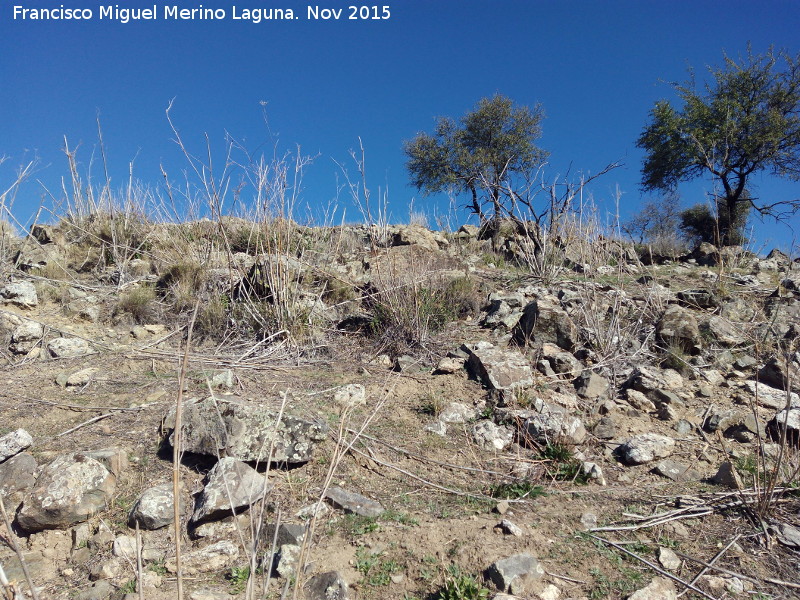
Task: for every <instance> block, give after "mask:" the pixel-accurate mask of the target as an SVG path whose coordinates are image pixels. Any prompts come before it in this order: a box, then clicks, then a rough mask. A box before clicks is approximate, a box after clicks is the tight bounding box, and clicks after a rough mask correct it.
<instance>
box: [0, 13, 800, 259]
mask: <svg viewBox="0 0 800 600" xmlns="http://www.w3.org/2000/svg"><path fill="white" fill-rule="evenodd" d="M154 3H155V4H157V8H158V13H159V17H161V16H162V12H163V9H162V6H163V5H164V4H172V3H164V2H163V1H162V0H150V1H149V2H141V1H139V0H118V5H119V6H120V7H126V8H132V7H148V6H153V4H154ZM14 4H17V5H20V6H23V7H26V8H33V7H35V8H42V7H47V8H52V7H58V6H59V5H62V4H63V6H64V7H66V8H89V9H92V10H93V11H94V15H95V16H94V18H93V19H92V20H90V21H85V22H81V21H49V22H48V21H31V20H25V21H22V20H19V19H18V20H13V18H12V17H13V6H14ZM200 4H201V2H200V1H198V0H185V1H184V2H182V3H180V4H179V6H180V7H181V8H195V7H198V6H200ZM351 4H357V3H355V2H341V1H339V0H319V1H318V2H317V1H314V0H312V1H311V2H310V3H309V2H306V3H299V2H295V1H294V0H241V2H238V1H234V0H225V1H222V0H208V1H206V2H202V5H203V6H204V7H206V8H209V7H213V8H225V9H226V11H227V14H228V18H227V19H225V20H223V21H207V20H206V21H197V20H195V21H174V20H172V21H167V20H164V19H163V18H160V19H159V20H155V21H142V22H130V23H127V24H122V23H118V22H109V21H100V20H99V19H98V18H97V13H98V12H99V6H100V5H105V3H101V2H98V0H58V1H52V0H51V1H42V0H5V1H4V2H2V4H1V5H0V114H2V116H3V118H0V155H6V156H8V157H10V159H9V160H8V161H7V162H6V163H5V164H4V165H2V166H0V185H3V184H6V183H7V182H8V181H9V180H10V178H11V176H12V174H13V169H14V168H15V167H16V166H17V165H19V164H21V163H23V162H25V161H26V160H27V159H29V158H31V157H33V156H34V155H35V156H37V157H38V159H39V163H38V169H37V172H36V175H35V179H36V180H39V181H34V180H30V181H28V182H27V183H26V184H25V185H24V186H23V188H22V189H21V190H20V193H19V195H18V197H17V200H16V203H15V205H14V212H15V214H16V215H17V216H18V218H19V219H20V220H22V221H23V222H24V221H25V220H26V219H28V218H29V216H30V215H31V214H32V213H33V212H34V211H35V210H36V207H38V206H39V204H40V202H41V201H42V195H43V187H47V188H48V189H50V190H51V191H52V192H53V193H54V194H55V195H56V196H58V192H57V190H58V188H59V185H60V184H59V181H60V178H61V177H63V176H66V175H67V173H68V170H67V165H66V160H65V158H64V155H63V153H62V152H61V148H62V146H63V139H64V136H67V138H68V140H69V142H70V144H71V145H73V146H74V145H77V144H80V149H79V151H78V159H79V160H80V161H81V163H82V165H81V166H82V168H83V169H84V170H86V169H88V167H89V162H90V160H91V157H92V153H93V151H94V150H95V149H96V144H97V131H96V129H97V126H96V118H97V114H98V112H99V114H100V120H101V124H102V129H103V139H104V144H105V150H106V153H107V157H108V160H109V166H110V172H111V176H112V185H114V186H116V185H122V184H123V183H124V182H125V181H126V179H127V172H128V165H129V163H130V162H131V161H134V160H135V165H134V175H135V176H136V177H138V178H139V179H140V180H142V181H143V182H145V183H146V184H149V185H151V186H154V187H158V186H160V185H162V181H163V180H162V177H161V173H160V167H159V165H162V164H163V165H164V167H165V168H166V170H167V172H168V173H169V174H170V177H171V178H174V179H175V180H179V179H180V178H181V177H182V171H183V170H185V169H186V167H187V164H186V161H185V160H184V159H183V158H182V157H181V154H180V151H179V149H178V148H177V146H176V145H175V144H174V143H173V141H172V138H173V135H172V132H171V130H170V128H169V124H168V123H167V120H166V116H165V109H166V107H167V105H168V104H169V102H170V100H171V99H173V98H174V105H173V109H172V113H171V115H172V118H173V120H174V122H175V124H176V125H177V126H178V128H179V129H180V132H181V135H182V136H183V138H184V141H185V142H186V143H187V144H188V145H189V147H190V148H191V149H192V150H193V151H194V152H197V153H199V152H202V151H204V144H205V141H204V135H205V134H206V133H207V134H208V136H209V139H210V142H211V145H212V148H213V149H214V152H215V158H216V159H217V160H221V158H222V156H223V155H224V150H225V136H226V133H228V134H230V135H231V136H233V137H234V138H235V139H237V140H238V141H239V142H240V143H241V144H242V145H244V146H245V147H246V148H248V150H250V151H251V152H261V151H264V152H266V153H268V154H271V152H272V148H273V146H274V144H275V142H276V140H277V143H278V144H279V147H280V148H282V149H284V150H291V149H293V148H294V147H295V145H299V146H300V147H301V149H302V152H303V153H304V154H308V155H314V156H316V158H315V160H314V163H313V164H312V165H311V166H310V167H309V168H308V170H307V172H306V176H305V179H304V190H303V202H304V203H307V204H308V205H310V206H311V210H312V212H315V213H316V214H320V213H321V211H322V209H323V208H324V207H326V206H328V205H329V204H330V203H331V202H332V201H333V200H334V199H335V198H336V195H337V192H336V182H337V179H336V178H337V174H339V167H338V166H337V165H336V163H335V162H334V161H338V162H340V163H345V164H349V165H350V166H351V168H352V163H350V162H349V150H350V149H351V148H355V147H357V146H358V139H359V137H360V138H361V140H362V141H363V144H364V148H365V150H366V153H367V177H368V182H369V184H370V187H372V188H373V192H374V193H377V188H378V187H380V188H382V189H384V190H385V189H388V198H389V201H390V209H391V215H392V220H393V221H396V222H401V221H405V220H407V219H408V213H409V209H408V207H409V203H410V202H411V201H412V199H413V200H414V208H415V210H417V211H424V212H427V213H428V214H429V215H431V217H433V216H434V214H444V213H446V212H447V210H448V207H447V200H446V198H425V197H423V196H421V195H420V194H419V193H418V192H417V191H416V190H414V189H413V188H410V187H409V186H408V178H407V174H406V171H405V165H404V163H405V160H404V156H403V152H402V143H403V141H404V140H408V139H410V138H411V137H413V136H414V134H415V133H417V132H418V131H431V130H432V128H433V125H434V122H435V117H437V116H452V117H460V116H461V115H463V114H464V113H465V112H467V111H468V110H470V109H471V108H472V107H474V105H475V103H476V102H477V101H478V100H479V99H480V98H482V97H486V96H491V95H493V94H495V93H502V94H504V95H507V96H509V97H511V98H513V99H514V100H515V101H516V102H518V103H520V104H527V105H534V104H537V103H541V104H542V105H543V107H544V111H545V114H546V119H545V121H544V122H543V136H542V138H541V139H540V141H539V144H540V145H541V147H543V148H545V149H546V150H549V151H550V152H551V158H550V165H549V166H548V168H547V173H548V177H550V178H552V177H553V176H555V175H557V174H563V173H564V172H565V171H566V169H567V167H568V166H569V165H570V164H571V165H572V168H573V170H574V171H580V170H583V171H586V172H596V171H597V170H599V169H601V168H602V167H604V166H605V165H606V164H608V163H610V162H612V161H615V160H620V161H622V162H624V163H625V167H624V168H622V169H617V170H616V171H614V172H612V173H610V174H609V175H607V176H605V177H604V178H603V179H601V180H599V181H598V182H597V185H595V186H594V187H593V189H592V192H593V195H594V197H595V200H596V202H597V203H598V204H599V206H600V208H601V211H603V212H604V213H606V212H613V211H614V204H613V202H612V198H613V196H614V192H615V190H616V189H619V190H620V191H621V192H622V197H621V203H620V212H621V213H622V215H623V217H625V216H627V215H629V214H630V213H632V212H635V211H636V210H637V208H638V206H639V205H640V204H641V202H642V199H643V196H642V194H641V192H640V190H639V180H640V172H639V170H640V167H641V161H642V153H641V151H640V150H639V149H637V148H636V147H635V141H636V138H637V137H638V135H639V134H640V133H641V131H642V129H643V127H644V126H645V124H646V122H647V117H648V112H649V110H650V109H651V108H652V106H653V103H654V102H655V101H656V100H658V99H660V98H672V90H671V88H670V86H669V85H668V84H667V83H665V82H668V81H682V80H685V79H686V75H687V66H689V65H691V66H694V67H695V68H696V69H697V72H698V74H702V73H703V72H704V67H705V65H708V64H712V65H718V64H720V63H721V62H722V51H723V50H725V51H727V52H729V53H730V54H733V55H736V54H739V53H743V52H745V50H746V46H747V42H748V41H750V42H751V43H752V45H753V49H754V51H755V52H758V53H760V52H763V51H765V50H766V49H767V48H768V47H769V46H770V45H775V46H776V47H777V48H785V49H787V50H789V51H790V53H792V54H797V53H798V52H799V51H800V36H799V35H798V33H797V32H798V31H800V3H798V2H797V1H796V0H786V1H773V2H767V3H758V4H757V3H755V2H752V1H746V2H743V1H727V2H725V3H721V2H719V1H697V0H695V1H692V2H681V1H678V2H666V1H665V2H655V1H644V0H637V1H609V2H596V1H591V2H590V1H588V0H574V1H550V2H544V1H539V0H527V1H523V0H494V1H492V0H457V1H456V0H427V1H423V0H399V1H389V0H387V1H386V2H384V3H382V4H378V5H379V6H384V5H385V6H388V7H389V8H390V12H391V18H390V19H388V20H379V21H350V20H347V19H346V18H345V17H346V16H347V14H348V10H347V6H348V5H351ZM233 5H236V6H237V7H238V8H239V10H240V12H241V9H242V8H293V9H294V10H295V11H296V14H297V15H298V16H300V17H301V18H299V19H295V20H293V21H264V22H262V23H259V24H255V23H252V22H248V21H233V20H232V19H231V18H230V16H231V11H232V6H233ZM309 5H311V6H317V5H318V6H320V7H327V8H344V9H345V12H344V13H343V18H342V20H339V21H325V22H314V21H309V20H307V19H306V7H307V6H309ZM368 5H369V6H372V5H373V4H368ZM262 102H265V103H266V106H265V107H262V104H261V103H262ZM264 111H265V112H266V114H267V116H268V120H269V128H267V127H266V125H265V123H264ZM92 169H93V176H94V178H95V179H96V180H98V179H99V176H100V169H99V167H98V166H97V164H95V166H94V167H93V168H92ZM339 180H340V181H341V177H339ZM758 185H759V193H760V195H761V197H764V198H766V197H769V198H781V199H786V198H797V197H799V196H800V184H798V183H796V182H794V183H792V182H780V181H777V182H776V181H774V180H772V179H769V178H762V179H760V180H759V181H758ZM709 187H710V184H709V183H708V182H699V183H698V184H696V185H688V186H684V187H683V188H682V190H681V191H682V196H683V199H682V201H683V203H684V205H690V204H694V203H696V202H700V201H702V200H703V191H704V189H707V188H709ZM339 200H340V201H339V209H340V212H339V213H338V216H339V218H341V211H342V210H343V209H346V211H347V212H346V218H347V220H348V221H355V220H357V219H358V218H359V215H358V213H357V211H356V210H355V208H354V207H353V206H352V205H349V204H348V202H347V198H346V197H345V195H344V194H341V195H340V197H339ZM459 219H460V220H461V221H463V220H465V219H466V215H465V214H462V215H459V216H458V217H455V218H454V219H453V220H459ZM431 221H433V218H431ZM796 221H797V222H798V223H800V217H797V219H796ZM453 224H454V225H457V223H453ZM756 226H757V230H756V234H757V238H758V245H759V246H764V247H766V248H767V249H768V248H769V247H772V246H775V245H779V246H783V247H789V246H790V245H792V244H793V243H794V241H793V240H794V238H793V235H794V234H793V233H792V232H791V231H790V230H789V229H788V228H786V227H784V226H777V227H776V226H774V225H773V224H771V223H765V224H763V225H761V224H759V223H756ZM796 229H798V230H800V227H796Z"/></svg>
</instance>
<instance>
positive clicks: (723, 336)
mask: <svg viewBox="0 0 800 600" xmlns="http://www.w3.org/2000/svg"><path fill="white" fill-rule="evenodd" d="M707 327H708V331H709V332H710V333H711V335H713V336H714V338H715V339H716V340H717V342H719V343H720V344H721V345H722V346H727V347H728V348H732V347H734V346H739V345H741V344H744V343H745V342H746V341H747V340H746V339H745V337H744V336H743V335H742V334H741V333H740V332H741V327H736V326H734V325H733V324H732V323H731V322H730V321H729V320H728V319H726V318H724V317H720V316H718V315H714V316H713V317H711V318H710V319H709V320H708V323H707Z"/></svg>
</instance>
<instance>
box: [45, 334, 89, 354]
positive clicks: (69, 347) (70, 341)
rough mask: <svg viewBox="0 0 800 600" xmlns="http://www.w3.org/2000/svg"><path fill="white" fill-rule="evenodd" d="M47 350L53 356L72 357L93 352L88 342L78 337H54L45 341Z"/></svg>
mask: <svg viewBox="0 0 800 600" xmlns="http://www.w3.org/2000/svg"><path fill="white" fill-rule="evenodd" d="M47 350H48V351H49V352H50V356H52V357H53V358H74V357H76V356H84V355H86V354H91V353H92V352H93V350H92V348H91V346H90V345H89V342H87V341H86V340H82V339H80V338H56V339H54V340H50V341H49V342H48V343H47Z"/></svg>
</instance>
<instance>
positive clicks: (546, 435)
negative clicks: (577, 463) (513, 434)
mask: <svg viewBox="0 0 800 600" xmlns="http://www.w3.org/2000/svg"><path fill="white" fill-rule="evenodd" d="M520 437H522V438H523V439H525V438H529V439H533V440H536V441H537V442H544V443H547V442H548V441H549V440H556V439H561V440H564V441H565V442H566V443H568V444H580V443H581V442H582V441H583V440H584V439H585V438H586V428H585V427H584V425H583V422H582V421H581V420H580V419H579V418H577V417H573V416H570V415H568V414H567V413H566V411H565V410H564V409H563V408H561V407H560V406H556V405H554V404H545V405H544V406H543V407H542V410H541V411H540V412H539V413H538V414H534V415H532V416H531V417H530V418H528V419H526V420H525V421H524V423H523V425H522V431H521V432H520Z"/></svg>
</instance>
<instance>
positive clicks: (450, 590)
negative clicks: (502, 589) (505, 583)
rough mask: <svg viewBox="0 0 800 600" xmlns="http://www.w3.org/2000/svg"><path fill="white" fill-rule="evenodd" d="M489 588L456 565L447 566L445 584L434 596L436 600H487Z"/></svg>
mask: <svg viewBox="0 0 800 600" xmlns="http://www.w3.org/2000/svg"><path fill="white" fill-rule="evenodd" d="M488 597H489V590H488V589H487V588H485V587H484V586H483V585H481V583H480V581H479V580H478V578H477V577H475V576H473V575H469V574H467V573H463V572H462V571H461V569H460V568H459V567H458V566H456V565H450V566H449V567H448V568H447V576H446V579H445V582H444V585H443V586H442V587H441V588H440V589H439V591H438V592H437V593H436V594H435V595H434V596H433V599H434V600H486V599H487V598H488Z"/></svg>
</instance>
